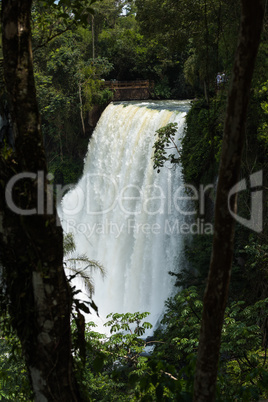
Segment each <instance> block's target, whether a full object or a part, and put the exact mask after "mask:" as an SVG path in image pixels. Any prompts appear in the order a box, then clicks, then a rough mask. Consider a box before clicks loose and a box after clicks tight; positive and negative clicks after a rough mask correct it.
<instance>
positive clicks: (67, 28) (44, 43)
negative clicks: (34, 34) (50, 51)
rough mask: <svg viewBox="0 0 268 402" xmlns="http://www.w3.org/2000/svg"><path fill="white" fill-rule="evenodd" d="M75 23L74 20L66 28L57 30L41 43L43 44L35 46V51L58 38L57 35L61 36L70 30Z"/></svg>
mask: <svg viewBox="0 0 268 402" xmlns="http://www.w3.org/2000/svg"><path fill="white" fill-rule="evenodd" d="M73 25H74V21H73V22H72V23H71V24H70V25H68V26H67V27H66V28H65V29H63V30H62V31H60V32H57V33H56V34H54V35H52V36H50V37H49V38H48V39H47V40H46V41H45V42H43V43H41V45H38V46H36V47H35V48H33V52H35V51H36V50H37V49H40V48H42V47H44V46H46V45H47V44H48V43H49V42H50V41H52V40H53V39H55V38H57V36H60V35H62V34H64V33H65V32H67V31H69V30H70V29H71V27H72V26H73Z"/></svg>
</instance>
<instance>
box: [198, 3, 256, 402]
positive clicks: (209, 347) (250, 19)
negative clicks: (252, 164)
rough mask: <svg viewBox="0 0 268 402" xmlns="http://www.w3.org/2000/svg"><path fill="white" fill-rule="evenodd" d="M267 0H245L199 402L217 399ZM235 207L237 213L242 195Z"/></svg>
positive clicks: (204, 323) (205, 315)
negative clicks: (237, 192) (238, 192)
mask: <svg viewBox="0 0 268 402" xmlns="http://www.w3.org/2000/svg"><path fill="white" fill-rule="evenodd" d="M263 17H264V0H256V1H254V2H253V1H251V0H241V24H240V33H239V40H238V47H237V51H236V56H235V62H234V69H233V77H232V82H231V86H230V91H229V96H228V104H227V111H226V119H225V126H224V137H223V144H222V154H221V162H220V169H219V178H218V186H217V195H216V204H215V223H214V238H213V249H212V256H211V263H210V270H209V276H208V283H207V287H206V291H205V296H204V308H203V316H202V324H201V332H200V340H199V348H198V355H197V366H196V377H195V385H194V401H204V402H209V401H214V399H215V391H216V379H217V368H218V361H219V350H220V341H221V330H222V324H223V318H224V311H225V306H226V300H227V296H228V288H229V281H230V275H231V265H232V258H233V238H234V226H235V222H234V219H233V217H232V216H231V214H230V212H229V208H228V195H229V192H230V190H231V189H232V187H233V186H234V185H235V184H236V183H237V182H238V181H239V174H240V165H241V156H242V149H243V143H244V137H245V123H246V113H247V106H248V101H249V93H250V84H251V80H252V75H253V70H254V64H255V60H256V56H257V51H258V46H259V42H260V36H261V31H262V26H263ZM230 207H231V210H232V211H234V212H235V211H236V196H233V197H232V198H231V203H230Z"/></svg>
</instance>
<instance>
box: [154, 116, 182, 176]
mask: <svg viewBox="0 0 268 402" xmlns="http://www.w3.org/2000/svg"><path fill="white" fill-rule="evenodd" d="M177 129H178V124H177V123H169V124H167V125H166V126H165V127H162V128H160V129H159V130H157V131H156V133H155V135H156V136H157V139H156V141H155V143H154V146H153V147H154V149H155V150H154V156H153V161H154V169H157V172H158V173H159V172H160V168H161V167H163V166H164V164H165V162H167V161H170V163H178V162H179V158H178V156H179V149H178V147H177V145H176V143H175V135H176V132H177ZM171 144H172V145H173V147H172V148H174V149H176V151H177V155H175V154H171V153H167V149H168V148H170V145H171ZM175 156H176V158H175Z"/></svg>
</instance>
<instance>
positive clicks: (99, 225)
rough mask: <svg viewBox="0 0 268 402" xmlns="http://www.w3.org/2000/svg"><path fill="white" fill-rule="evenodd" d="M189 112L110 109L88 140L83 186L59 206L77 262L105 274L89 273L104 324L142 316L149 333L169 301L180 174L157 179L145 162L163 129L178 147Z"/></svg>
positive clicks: (166, 105) (148, 105)
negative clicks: (82, 258) (117, 316)
mask: <svg viewBox="0 0 268 402" xmlns="http://www.w3.org/2000/svg"><path fill="white" fill-rule="evenodd" d="M189 106H190V104H189V102H186V101H185V102H179V101H177V102H175V101H170V102H142V103H138V102H126V103H119V104H116V103H111V104H110V105H109V106H108V107H107V108H106V109H105V111H104V112H103V114H102V116H101V118H100V120H99V122H98V124H97V127H96V129H95V131H94V133H93V137H92V139H91V140H90V143H89V147H88V153H87V156H86V158H85V165H84V173H83V176H82V178H81V179H80V181H79V182H78V184H77V185H76V186H75V187H74V188H73V189H72V190H71V191H69V192H68V193H67V194H66V195H65V196H64V198H63V200H62V206H61V209H62V210H61V212H60V216H61V220H62V226H63V229H64V231H65V232H67V233H68V232H72V233H73V234H74V238H75V243H76V248H77V250H76V253H77V255H81V254H86V255H87V256H88V257H89V258H90V259H92V260H97V261H99V262H100V263H101V264H102V265H103V266H104V268H105V270H106V276H105V278H104V279H103V278H102V277H101V275H100V274H98V273H97V272H94V273H92V275H93V281H94V286H95V294H94V297H93V299H94V301H95V303H96V304H97V306H98V308H99V314H100V317H101V320H103V322H105V318H106V315H107V314H109V313H110V312H118V313H125V312H132V313H133V312H136V311H140V312H143V311H149V312H150V313H151V315H150V316H149V317H148V321H150V322H151V323H152V324H153V325H155V324H156V322H157V320H158V319H159V317H160V315H161V313H162V311H163V307H164V301H165V300H166V299H167V297H169V296H170V295H171V293H172V290H173V278H172V277H171V276H170V275H169V274H168V272H169V271H178V265H179V261H180V257H181V252H182V240H181V239H180V236H179V234H178V230H177V229H178V227H179V225H180V223H181V222H182V221H183V218H184V217H183V216H182V214H181V213H180V211H181V209H180V208H178V197H180V198H182V192H180V193H178V188H179V187H180V186H181V185H182V177H181V169H180V167H177V168H176V169H174V168H173V169H171V166H169V168H162V169H161V172H160V173H159V174H158V173H157V172H156V170H154V169H153V161H152V156H153V145H154V142H155V140H156V137H155V135H154V134H155V132H156V130H158V129H159V128H160V127H163V126H165V125H166V124H168V123H173V122H174V123H175V122H176V123H177V124H178V132H177V143H179V139H180V137H181V136H182V133H183V128H184V123H185V115H186V113H187V111H188V109H189ZM168 152H171V153H175V151H174V149H171V150H169V151H168ZM176 191H177V196H176V198H174V194H175V192H176ZM180 202H181V201H180Z"/></svg>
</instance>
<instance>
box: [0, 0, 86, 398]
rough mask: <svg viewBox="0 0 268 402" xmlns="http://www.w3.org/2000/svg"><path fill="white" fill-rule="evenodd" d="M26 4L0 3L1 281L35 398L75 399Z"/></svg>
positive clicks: (66, 298) (65, 291)
mask: <svg viewBox="0 0 268 402" xmlns="http://www.w3.org/2000/svg"><path fill="white" fill-rule="evenodd" d="M31 5H32V1H31V0H3V1H2V35H3V37H2V39H3V55H4V65H3V68H4V77H5V82H6V87H7V92H8V94H9V96H10V103H11V108H12V109H11V111H12V121H13V134H14V138H15V150H13V151H12V153H11V154H10V153H9V152H6V151H4V150H3V149H2V150H1V154H0V186H1V192H0V246H1V252H0V258H1V264H2V266H3V277H2V280H3V283H4V291H5V295H6V296H5V297H6V301H7V305H8V311H9V314H10V318H11V322H12V325H13V327H14V328H15V330H16V332H17V334H18V336H19V339H20V341H21V344H22V348H23V351H24V354H25V359H26V364H27V367H28V369H29V373H30V377H31V382H32V386H33V390H34V395H35V401H43V402H45V401H79V400H81V399H80V398H79V393H78V389H77V385H76V381H75V378H74V375H73V360H72V355H71V333H70V312H71V295H70V289H69V286H68V283H67V280H66V277H65V273H64V269H63V245H62V244H63V238H62V229H61V227H60V226H57V224H56V212H55V205H54V200H53V197H52V192H49V190H48V188H47V178H46V176H47V168H46V161H45V154H44V147H43V142H42V136H41V131H40V121H39V114H38V107H37V101H36V94H35V83H34V76H33V65H32V52H31V29H30V17H31ZM17 175H19V176H17ZM53 212H54V213H53Z"/></svg>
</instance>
